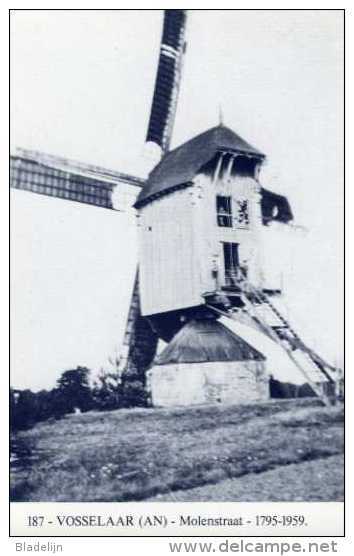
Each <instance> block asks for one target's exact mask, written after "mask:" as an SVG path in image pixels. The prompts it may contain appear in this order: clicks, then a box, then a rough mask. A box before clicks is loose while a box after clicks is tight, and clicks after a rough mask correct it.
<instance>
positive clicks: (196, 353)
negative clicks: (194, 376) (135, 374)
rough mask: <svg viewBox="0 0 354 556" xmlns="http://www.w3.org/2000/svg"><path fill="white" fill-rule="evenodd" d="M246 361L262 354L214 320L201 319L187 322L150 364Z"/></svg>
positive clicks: (260, 357) (256, 358)
mask: <svg viewBox="0 0 354 556" xmlns="http://www.w3.org/2000/svg"><path fill="white" fill-rule="evenodd" d="M249 360H255V361H263V360H265V357H264V355H262V354H261V353H260V352H259V351H257V350H256V349H254V348H253V347H252V346H251V345H250V344H248V343H247V342H245V341H244V340H242V338H240V337H239V336H237V335H236V334H234V333H233V332H231V330H229V329H228V328H226V326H224V325H223V324H221V323H220V322H218V321H217V320H214V319H203V320H192V321H190V322H188V323H187V324H186V325H185V326H184V327H183V328H182V329H181V330H180V331H179V332H178V333H177V334H176V336H175V337H174V338H173V339H172V340H171V342H170V343H169V344H168V346H167V347H166V348H165V349H164V350H163V351H162V352H161V353H160V354H159V355H158V356H157V357H156V359H155V361H154V364H155V365H170V364H172V363H175V364H176V363H204V362H207V361H249Z"/></svg>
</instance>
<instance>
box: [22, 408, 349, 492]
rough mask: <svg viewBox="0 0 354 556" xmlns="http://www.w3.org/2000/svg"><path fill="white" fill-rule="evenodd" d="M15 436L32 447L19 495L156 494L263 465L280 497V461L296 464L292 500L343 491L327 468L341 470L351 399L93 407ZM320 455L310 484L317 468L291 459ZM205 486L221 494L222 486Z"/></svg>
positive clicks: (247, 473) (260, 469)
mask: <svg viewBox="0 0 354 556" xmlns="http://www.w3.org/2000/svg"><path fill="white" fill-rule="evenodd" d="M14 442H15V444H16V446H17V447H20V448H21V450H22V454H25V456H23V457H22V462H21V461H20V462H17V463H18V464H17V466H16V465H15V466H14V468H13V473H12V499H13V500H14V501H107V502H108V501H127V500H143V499H147V498H152V497H154V496H157V495H160V497H161V496H162V498H161V499H164V500H167V499H170V500H173V499H174V498H175V497H176V496H177V493H178V491H186V489H194V488H196V487H202V486H204V485H213V484H216V483H220V485H221V484H224V483H225V481H228V480H230V479H233V478H236V477H239V478H242V480H243V481H245V480H246V479H248V480H249V482H250V480H251V479H252V477H253V478H254V480H253V484H255V483H256V479H257V477H256V475H257V476H258V477H259V480H258V482H261V481H262V475H263V476H264V477H265V476H266V473H267V472H268V473H269V472H270V471H271V470H275V472H274V473H273V475H271V476H270V478H269V477H268V483H267V484H268V487H267V488H268V495H266V494H264V499H271V497H272V492H273V493H274V496H276V499H281V495H280V498H279V490H281V488H285V483H286V482H287V479H286V477H285V476H284V473H283V475H279V470H281V469H283V471H284V470H285V469H286V470H287V471H289V470H290V471H291V481H293V483H294V488H293V494H292V490H291V489H290V498H289V494H288V495H287V496H288V497H287V499H288V500H289V499H292V498H291V496H293V499H294V500H295V499H299V498H300V499H304V496H305V499H306V500H318V499H321V500H322V499H324V500H325V499H328V500H333V499H334V498H335V499H341V496H342V484H341V479H339V480H337V483H336V485H335V486H334V487H333V485H332V487H333V488H332V487H331V489H328V481H326V479H325V477H326V473H327V474H328V476H329V475H331V474H332V473H333V474H335V475H337V476H339V477H341V474H340V470H339V473H338V465H340V464H338V461H339V460H338V458H333V457H332V456H338V455H340V454H342V452H343V409H342V407H340V406H336V407H332V408H324V407H321V406H320V405H319V404H318V402H317V401H316V400H315V399H312V400H306V399H304V400H291V401H271V402H267V403H263V404H257V405H255V404H254V405H245V406H199V407H194V408H180V409H174V410H170V409H169V410H164V409H136V410H120V411H112V412H105V413H97V412H91V413H86V414H82V415H70V416H67V417H66V418H64V419H62V420H60V421H56V422H53V423H41V424H38V425H36V426H35V427H34V428H33V429H31V430H28V431H23V432H20V433H17V435H16V437H15V438H14ZM315 460H318V464H319V468H320V471H321V473H322V476H323V477H324V480H323V481H322V482H323V490H322V491H321V492H318V491H319V490H321V481H318V480H317V483H316V489H314V488H312V483H313V477H314V469H315V467H314V465H312V466H310V468H311V472H310V473H309V472H308V471H306V469H307V468H306V467H305V468H303V469H302V470H301V465H298V466H297V465H292V464H302V463H303V462H311V461H313V462H315ZM284 466H287V467H284ZM297 468H298V469H299V473H296V469H297ZM311 473H312V475H311ZM252 474H255V475H252ZM258 474H262V475H258ZM311 477H312V479H311ZM320 478H321V477H320ZM307 483H308V484H307ZM250 484H252V483H250ZM226 485H227V483H226ZM240 485H241V483H238V487H237V488H234V492H235V494H234V496H235V498H234V499H235V500H237V499H238V498H239V497H240V496H241V494H240V488H241V487H240ZM296 485H298V486H296ZM300 487H301V488H300ZM225 488H227V487H225ZM230 488H231V486H230ZM299 489H300V490H301V496H300V495H299V492H298V491H299ZM326 489H327V490H326ZM251 490H252V489H251V488H250V487H247V488H246V489H243V490H242V500H245V499H247V496H248V495H247V492H249V499H250V500H252V499H254V498H252V496H254V495H253V494H252V492H251ZM288 490H289V489H288ZM219 492H220V491H219ZM174 493H176V494H174ZM200 496H202V495H201V494H200ZM206 496H209V498H207V499H214V496H215V497H216V498H215V500H217V499H218V496H217V491H214V493H213V491H211V494H209V495H206ZM210 496H211V497H212V498H210ZM259 496H262V494H261V492H259ZM266 496H268V498H266ZM269 496H270V498H269ZM177 497H178V496H177ZM179 499H182V498H181V497H180V496H179ZM224 499H225V498H224ZM226 499H228V498H226ZM256 499H257V498H256ZM259 501H261V498H259Z"/></svg>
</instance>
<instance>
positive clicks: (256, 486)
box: [149, 456, 344, 502]
mask: <svg viewBox="0 0 354 556" xmlns="http://www.w3.org/2000/svg"><path fill="white" fill-rule="evenodd" d="M343 469H344V465H343V456H331V457H328V458H323V459H316V460H312V461H308V462H304V463H298V464H290V465H282V466H279V467H277V468H276V469H272V470H270V471H265V472H264V473H257V474H255V473H250V474H248V475H244V476H243V477H238V478H235V479H227V480H226V481H221V482H219V483H217V484H214V485H205V486H202V487H198V488H192V489H189V490H184V491H178V492H173V494H172V495H167V494H164V495H160V496H156V497H155V498H151V499H150V500H149V501H154V502H166V501H173V500H176V501H178V502H197V501H198V502H202V501H204V502H206V501H209V502H211V501H213V502H263V501H264V502H265V501H273V502H287V501H292V502H294V501H307V500H311V501H312V502H314V501H332V502H333V501H341V500H343V483H344V476H343Z"/></svg>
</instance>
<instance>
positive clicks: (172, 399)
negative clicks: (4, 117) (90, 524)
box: [10, 9, 345, 535]
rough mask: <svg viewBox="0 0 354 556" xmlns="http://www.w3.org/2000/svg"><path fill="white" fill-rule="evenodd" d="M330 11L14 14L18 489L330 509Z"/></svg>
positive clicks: (336, 324) (340, 310) (340, 46)
mask: <svg viewBox="0 0 354 556" xmlns="http://www.w3.org/2000/svg"><path fill="white" fill-rule="evenodd" d="M343 20H344V11H343V10H340V9H338V10H336V9H330V10H325V9H323V10H321V9H318V10H317V9H289V10H287V9H279V10H272V9H264V10H261V9H257V10H254V9H249V10H247V9H236V10H227V9H225V10H223V9H220V10H218V9H215V10H207V9H205V10H193V9H165V10H163V9H160V10H139V9H131V10H119V9H117V10H105V9H102V10H100V9H97V10H84V9H82V10H81V9H73V10H67V9H63V10H59V9H57V10H56V9H53V10H50V9H42V10H40V9H33V10H26V9H14V10H11V13H10V70H11V73H10V82H11V88H10V100H11V113H10V116H11V123H10V132H11V133H10V139H11V156H10V217H11V222H10V224H11V231H10V242H11V245H10V248H11V280H10V286H11V309H10V313H11V344H10V346H11V369H10V383H11V389H10V445H11V461H10V482H11V488H10V498H11V505H12V506H13V507H16V504H17V503H22V502H27V503H31V502H36V503H39V502H45V503H48V502H50V503H61V502H71V503H93V502H94V503H100V502H110V503H116V502H117V503H123V502H125V503H128V502H129V503H130V502H139V503H140V504H142V505H143V503H145V502H149V503H163V502H173V503H175V504H178V503H189V502H194V503H198V504H196V505H195V506H194V507H195V508H199V509H198V510H197V509H196V511H198V512H199V513H201V512H202V511H203V504H204V503H206V502H215V503H223V502H228V503H230V502H235V503H236V502H237V503H239V502H257V503H273V502H284V503H285V502H292V503H305V502H321V503H327V502H331V503H334V502H336V503H343V499H344V463H343V443H344V439H343V436H344V435H343V426H344V417H343V415H344V390H345V386H344V354H343V342H344V330H343V329H344V284H343V266H344V255H343V244H344V239H343V235H344V231H343V218H344V184H343V174H344V162H343V158H344V155H343V142H344V138H343V127H344V122H343V102H344V101H343V89H344V62H343V58H344V30H343ZM29 506H30V505H28V507H29ZM161 507H162V504H161ZM220 508H221V506H220ZM27 513H28V512H27ZM283 525H284V523H283ZM287 525H290V522H289V523H287ZM291 525H292V533H291V534H296V533H294V527H296V525H300V526H301V525H303V523H295V522H292V523H291ZM324 527H325V520H324ZM98 534H99V533H98ZM115 534H119V532H118V533H117V532H116V533H115ZM269 534H273V533H269ZM321 534H323V535H326V531H325V530H323V532H322V533H321Z"/></svg>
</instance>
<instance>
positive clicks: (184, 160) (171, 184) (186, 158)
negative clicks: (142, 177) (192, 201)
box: [135, 125, 265, 208]
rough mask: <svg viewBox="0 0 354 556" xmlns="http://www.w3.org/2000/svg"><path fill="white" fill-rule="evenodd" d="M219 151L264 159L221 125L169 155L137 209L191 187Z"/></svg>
mask: <svg viewBox="0 0 354 556" xmlns="http://www.w3.org/2000/svg"><path fill="white" fill-rule="evenodd" d="M220 150H227V151H233V152H235V153H240V154H248V155H251V156H256V157H258V158H261V159H262V158H264V157H265V155H264V154H262V153H261V152H260V151H259V150H257V149H256V148H255V147H252V145H250V144H249V143H247V142H246V141H245V140H244V139H242V138H241V137H240V136H239V135H237V134H236V133H235V132H234V131H232V130H231V129H229V128H228V127H225V126H224V125H218V126H216V127H213V128H211V129H209V130H208V131H205V132H204V133H201V134H200V135H197V136H196V137H194V138H193V139H191V140H190V141H187V142H186V143H183V144H182V145H180V146H179V147H177V148H176V149H173V150H172V151H170V152H168V153H167V154H166V155H165V156H164V157H163V158H162V160H161V162H160V163H159V164H158V165H157V166H155V168H154V169H153V170H152V172H151V173H150V175H149V177H148V179H147V181H146V183H145V185H144V187H143V189H142V191H141V192H140V194H139V196H138V198H137V200H136V203H135V207H136V208H138V207H139V206H142V205H144V204H145V203H146V202H148V200H150V199H151V198H152V197H155V196H156V195H160V194H162V193H165V192H167V191H169V190H171V189H173V188H175V187H177V186H180V185H182V184H190V183H191V181H192V180H193V178H194V177H195V175H196V174H197V173H198V171H199V170H200V168H201V167H202V166H204V164H206V163H207V162H209V161H210V160H211V159H212V158H213V157H214V156H215V154H216V153H217V152H218V151H220Z"/></svg>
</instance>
